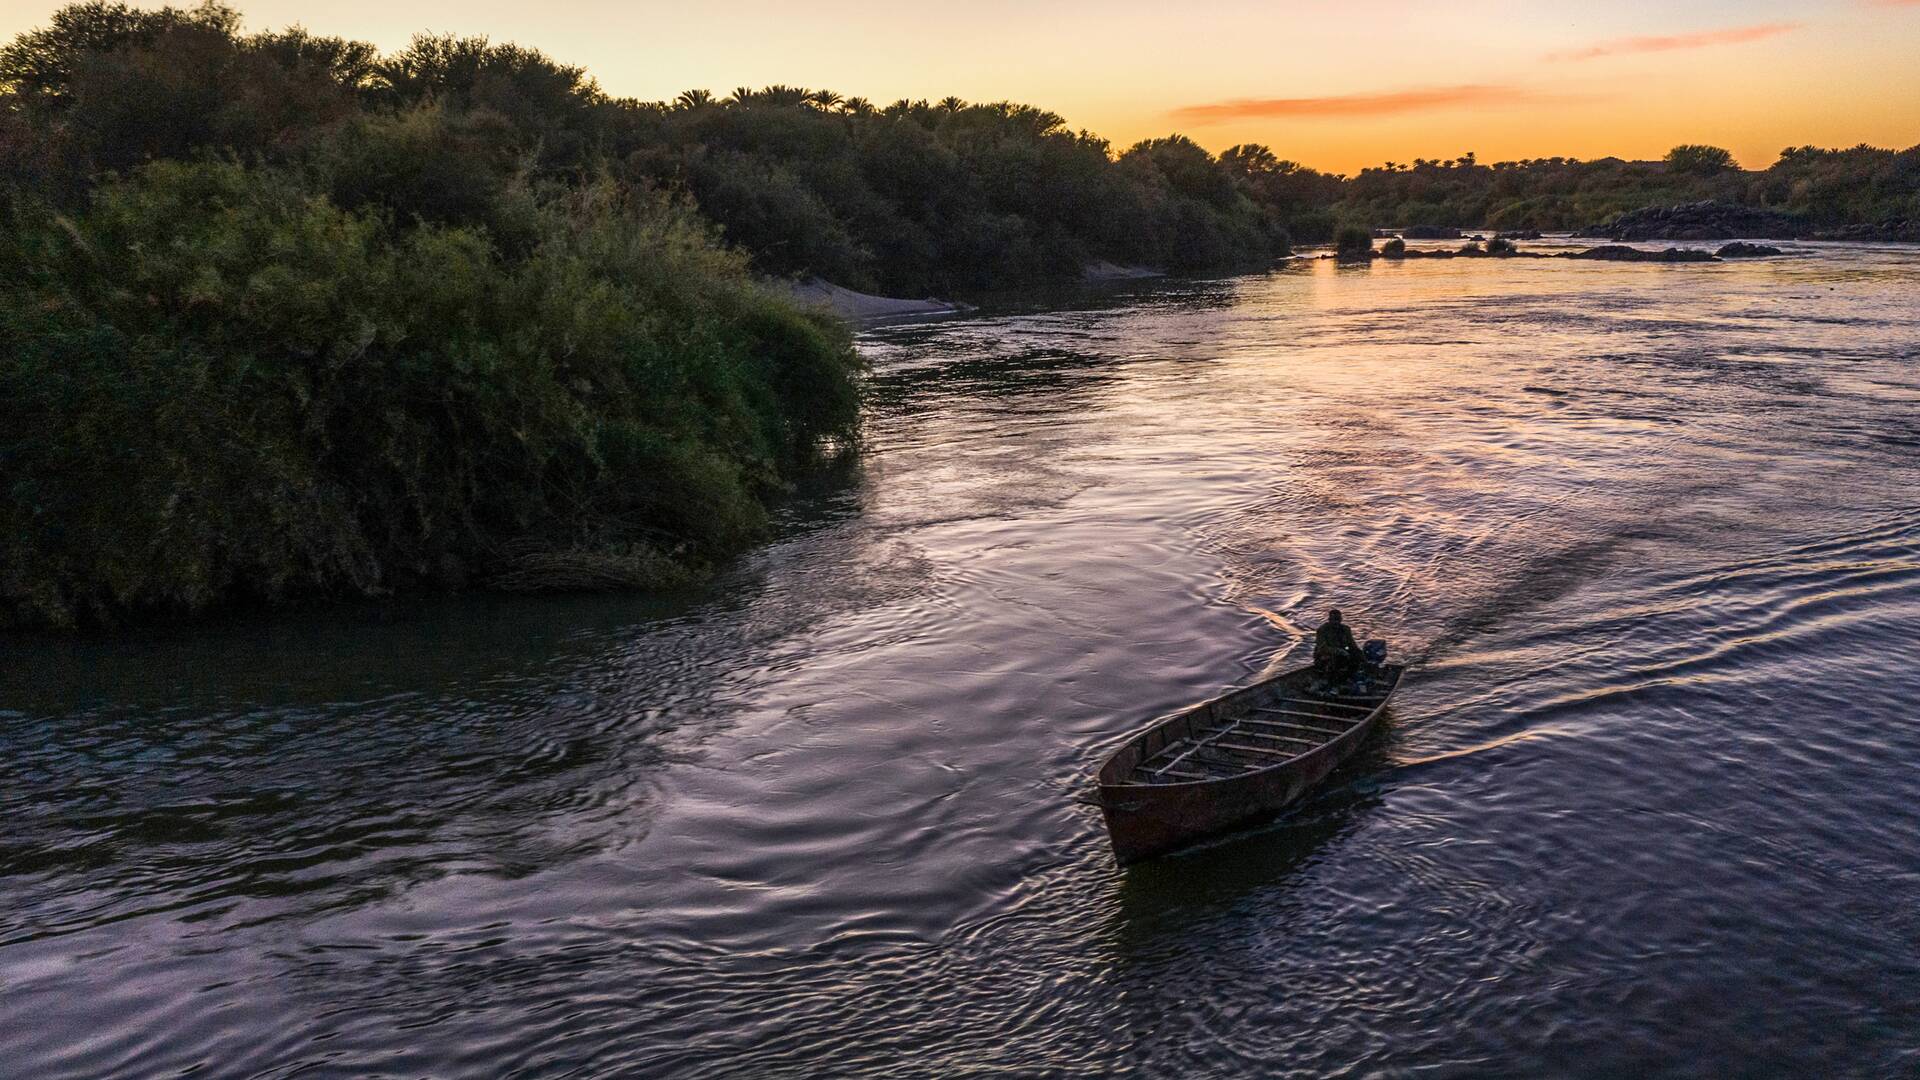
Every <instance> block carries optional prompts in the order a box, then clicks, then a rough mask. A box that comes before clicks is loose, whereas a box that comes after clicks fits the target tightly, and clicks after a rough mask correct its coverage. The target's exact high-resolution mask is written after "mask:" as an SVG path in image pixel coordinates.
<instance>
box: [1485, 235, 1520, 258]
mask: <svg viewBox="0 0 1920 1080" xmlns="http://www.w3.org/2000/svg"><path fill="white" fill-rule="evenodd" d="M1518 250H1520V249H1519V248H1517V247H1515V246H1514V243H1513V241H1511V240H1508V239H1507V238H1506V237H1503V236H1496V237H1494V238H1493V239H1491V240H1489V241H1487V254H1489V255H1511V254H1513V253H1514V252H1516V251H1518Z"/></svg>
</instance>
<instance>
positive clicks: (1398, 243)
mask: <svg viewBox="0 0 1920 1080" xmlns="http://www.w3.org/2000/svg"><path fill="white" fill-rule="evenodd" d="M1380 254H1382V255H1385V256H1386V257H1387V258H1389V259H1404V258H1406V257H1407V242H1406V241H1405V240H1402V239H1400V238H1399V237H1397V236H1396V237H1394V238H1393V239H1391V240H1389V241H1387V242H1386V243H1384V244H1381V245H1380Z"/></svg>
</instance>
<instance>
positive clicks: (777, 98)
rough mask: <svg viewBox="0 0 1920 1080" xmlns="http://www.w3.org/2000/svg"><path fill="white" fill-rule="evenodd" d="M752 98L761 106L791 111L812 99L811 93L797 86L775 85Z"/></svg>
mask: <svg viewBox="0 0 1920 1080" xmlns="http://www.w3.org/2000/svg"><path fill="white" fill-rule="evenodd" d="M754 96H755V98H756V99H757V100H758V101H759V103H760V104H762V105H772V106H775V107H778V108H787V109H791V108H794V107H796V106H799V105H805V104H806V103H807V102H808V101H809V100H810V99H811V98H812V97H813V91H811V90H804V89H802V88H800V87H798V86H786V85H776V86H769V87H767V88H766V89H765V90H762V91H760V92H759V93H758V94H756V95H754Z"/></svg>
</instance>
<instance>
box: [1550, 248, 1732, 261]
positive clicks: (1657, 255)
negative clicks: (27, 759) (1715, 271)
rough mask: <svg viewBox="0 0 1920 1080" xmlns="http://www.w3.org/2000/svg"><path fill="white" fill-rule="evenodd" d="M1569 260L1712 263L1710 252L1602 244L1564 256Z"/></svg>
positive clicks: (1692, 249) (1712, 258)
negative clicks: (1648, 249) (1657, 249)
mask: <svg viewBox="0 0 1920 1080" xmlns="http://www.w3.org/2000/svg"><path fill="white" fill-rule="evenodd" d="M1566 257H1567V258H1569V259H1597V260H1599V261H1601V262H1662V263H1690V262H1713V261H1715V260H1714V256H1713V252H1711V251H1701V250H1700V249H1699V248H1668V249H1667V250H1665V251H1642V250H1640V249H1639V248H1630V247H1627V246H1626V245H1625V244H1604V245H1602V246H1600V247H1597V248H1588V249H1587V250H1585V251H1576V252H1573V253H1572V254H1570V255H1567V256H1566Z"/></svg>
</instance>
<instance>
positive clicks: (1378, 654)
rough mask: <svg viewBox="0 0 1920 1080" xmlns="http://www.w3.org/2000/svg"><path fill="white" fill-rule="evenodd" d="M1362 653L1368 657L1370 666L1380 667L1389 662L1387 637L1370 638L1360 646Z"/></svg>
mask: <svg viewBox="0 0 1920 1080" xmlns="http://www.w3.org/2000/svg"><path fill="white" fill-rule="evenodd" d="M1360 654H1361V655H1362V656H1365V657H1366V658H1367V665H1368V666H1369V667H1379V666H1380V665H1381V664H1384V663H1386V662H1387V639H1386V638H1370V639H1368V641H1367V643H1366V644H1365V645H1362V646H1361V647H1360Z"/></svg>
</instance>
